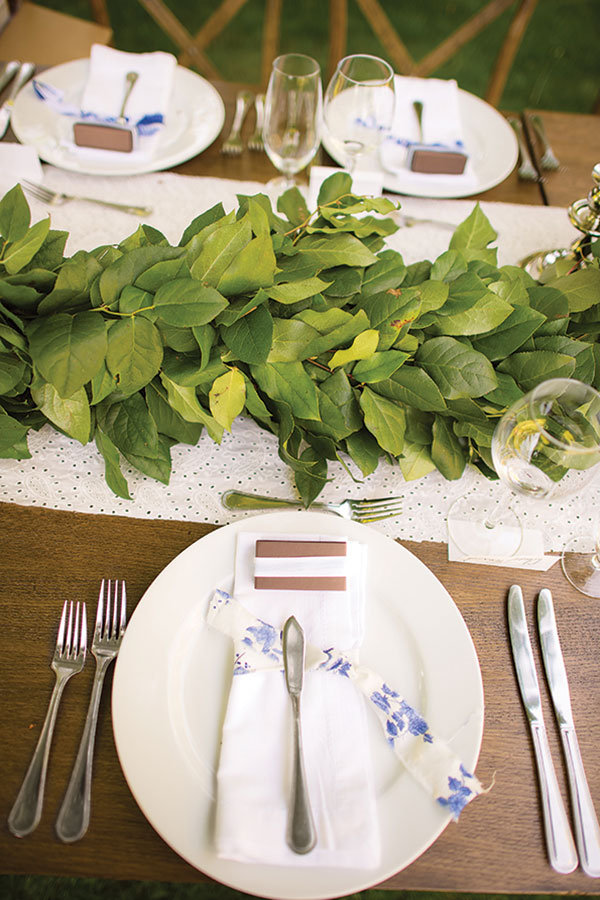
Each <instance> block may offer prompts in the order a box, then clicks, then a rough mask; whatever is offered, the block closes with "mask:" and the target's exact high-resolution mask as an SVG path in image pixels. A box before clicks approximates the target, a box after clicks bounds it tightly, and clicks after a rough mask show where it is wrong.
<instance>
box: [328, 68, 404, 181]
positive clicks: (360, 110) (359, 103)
mask: <svg viewBox="0 0 600 900" xmlns="http://www.w3.org/2000/svg"><path fill="white" fill-rule="evenodd" d="M394 105H395V91H394V70H393V69H392V67H391V66H390V65H389V64H388V63H387V62H385V60H383V59H379V57H377V56H370V55H368V54H354V55H352V56H346V57H344V59H341V60H340V61H339V63H338V64H337V68H336V70H335V72H334V74H333V76H332V78H331V81H330V82H329V85H328V87H327V90H326V92H325V100H324V109H323V118H324V127H325V129H326V131H327V136H328V142H329V144H330V145H331V147H332V148H333V150H334V152H335V153H337V155H338V156H339V157H341V158H342V159H343V160H344V165H345V167H346V169H347V171H348V172H349V173H350V174H353V172H354V171H355V170H356V168H357V166H359V163H363V162H365V163H366V162H367V160H369V158H371V160H372V157H373V154H376V152H377V150H378V148H379V145H380V144H381V142H382V140H383V139H384V137H385V136H386V134H387V133H388V132H389V131H390V129H391V127H392V123H393V119H394ZM359 167H360V166H359ZM377 167H378V163H376V168H377Z"/></svg>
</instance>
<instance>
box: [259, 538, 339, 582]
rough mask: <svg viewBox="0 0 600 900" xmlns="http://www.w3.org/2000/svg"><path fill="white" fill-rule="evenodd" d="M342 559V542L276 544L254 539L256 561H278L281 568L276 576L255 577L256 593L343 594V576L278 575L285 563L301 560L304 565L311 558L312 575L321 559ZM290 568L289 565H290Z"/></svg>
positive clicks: (281, 542)
mask: <svg viewBox="0 0 600 900" xmlns="http://www.w3.org/2000/svg"><path fill="white" fill-rule="evenodd" d="M340 557H346V542H345V541H277V540H258V541H257V542H256V559H260V560H269V559H273V560H281V561H283V563H282V567H280V568H279V569H278V574H271V575H266V574H255V575H254V587H255V589H256V590H280V591H281V590H283V591H345V590H346V576H345V575H341V574H335V575H332V574H327V575H325V574H312V575H309V574H301V575H300V574H295V575H291V574H290V575H284V574H279V573H281V572H282V571H283V566H284V565H285V560H288V559H289V560H298V559H302V560H304V561H305V562H306V563H307V564H308V561H309V560H312V559H315V569H314V571H315V572H318V571H319V568H320V566H319V563H320V562H321V561H322V560H327V559H332V560H333V561H335V560H336V559H339V558H340ZM292 565H293V563H292Z"/></svg>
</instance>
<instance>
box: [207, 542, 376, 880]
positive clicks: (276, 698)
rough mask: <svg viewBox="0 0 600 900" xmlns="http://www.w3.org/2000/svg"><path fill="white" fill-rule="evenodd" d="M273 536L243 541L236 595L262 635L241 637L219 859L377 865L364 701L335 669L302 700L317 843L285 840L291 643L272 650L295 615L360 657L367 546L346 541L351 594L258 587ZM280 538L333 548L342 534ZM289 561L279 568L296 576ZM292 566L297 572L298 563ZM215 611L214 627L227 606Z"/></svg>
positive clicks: (226, 748)
mask: <svg viewBox="0 0 600 900" xmlns="http://www.w3.org/2000/svg"><path fill="white" fill-rule="evenodd" d="M274 537H275V536H274V535H259V534H251V533H244V534H240V535H239V536H238V545H237V551H236V564H235V588H234V593H235V596H236V598H237V599H239V600H240V602H243V604H244V607H245V610H248V611H249V612H250V614H251V617H252V622H253V625H252V626H251V627H252V629H253V630H252V631H251V632H248V633H246V632H245V631H244V630H243V629H242V630H241V631H239V633H238V634H237V637H236V638H234V646H235V664H234V672H235V674H236V677H234V678H233V682H232V686H231V691H230V695H229V700H228V705H227V712H226V717H225V722H224V725H223V738H222V745H221V755H220V760H219V768H218V774H217V785H218V788H217V811H216V834H215V840H216V848H217V853H218V854H219V855H220V856H222V857H225V858H229V859H235V860H238V861H244V862H262V863H270V864H273V865H296V866H323V865H325V866H342V867H347V868H363V869H369V868H375V867H376V866H377V865H378V864H379V860H380V838H379V827H378V820H377V810H376V804H375V790H374V782H373V770H372V765H371V761H370V750H369V743H368V735H367V722H366V716H365V709H364V702H363V700H362V697H361V696H360V694H359V693H358V692H357V691H356V690H355V688H354V686H353V685H352V684H351V683H350V682H349V680H348V679H346V678H332V677H331V675H330V673H328V672H326V671H310V672H307V673H306V678H305V682H304V690H303V695H302V734H303V741H304V756H305V763H306V774H307V780H308V788H309V793H310V799H311V805H312V810H313V815H314V818H315V825H316V830H317V834H318V841H317V846H316V847H315V849H314V850H312V851H311V852H310V853H308V854H307V855H305V856H299V855H297V854H295V853H293V852H292V851H291V850H290V849H289V847H288V846H287V844H286V840H285V833H286V821H287V811H288V803H289V796H290V785H291V781H290V777H291V763H292V743H291V742H292V712H291V703H290V699H289V697H288V694H287V690H286V686H285V678H284V674H283V671H282V653H281V645H280V643H279V644H278V647H274V651H273V653H271V652H270V650H269V647H270V646H273V645H274V643H278V642H279V641H280V633H281V629H282V627H283V624H284V623H285V621H286V619H288V618H289V616H290V615H294V616H295V617H296V619H297V620H298V622H299V623H300V625H301V626H302V628H303V630H304V633H305V637H306V640H307V641H309V642H311V643H313V644H315V645H317V646H323V647H331V646H334V645H335V646H338V647H343V648H344V650H345V651H347V653H348V654H349V655H350V656H352V655H353V654H354V653H355V651H356V650H357V648H358V646H359V645H360V643H361V640H362V635H363V623H364V603H365V594H364V578H365V556H364V552H365V548H364V547H363V546H362V545H360V544H358V543H356V542H348V543H347V554H348V555H347V557H346V562H347V565H346V567H345V575H346V579H347V589H346V590H345V591H314V590H311V591H297V590H296V591H294V590H283V591H282V590H270V589H268V590H255V589H254V575H255V564H254V552H255V544H256V540H257V539H260V538H270V539H272V538H274ZM279 539H280V540H284V539H288V540H301V539H304V540H310V541H315V540H316V541H331V536H323V537H319V536H315V535H286V536H285V537H280V538H279ZM281 562H282V565H281V566H280V567H278V571H279V572H281V571H282V569H285V563H284V562H283V561H281ZM304 562H305V563H307V561H306V560H305V561H304ZM291 563H292V567H293V569H294V571H295V572H297V571H298V568H297V565H296V563H297V560H291ZM260 565H262V563H260V564H259V567H258V571H260ZM302 568H303V569H306V565H304V566H302ZM318 574H319V575H321V574H322V572H319V573H318ZM211 606H212V608H211V612H210V613H209V621H211V619H212V617H213V616H215V615H216V612H217V610H218V609H219V607H220V606H221V604H220V603H218V602H215V603H213V604H212V605H211ZM240 608H242V607H240ZM215 624H216V623H215ZM216 627H219V628H220V629H221V630H224V629H223V628H222V626H220V625H218V624H216ZM249 635H251V636H252V640H256V641H257V642H258V643H259V644H261V647H262V652H261V656H263V658H265V659H267V660H269V658H270V660H269V661H270V662H272V663H274V664H275V670H268V669H267V670H263V669H257V668H256V666H255V664H254V663H253V662H252V659H253V657H252V653H251V647H250V643H249V642H250V641H251V638H250V636H249ZM232 636H233V634H232ZM237 676H241V677H237Z"/></svg>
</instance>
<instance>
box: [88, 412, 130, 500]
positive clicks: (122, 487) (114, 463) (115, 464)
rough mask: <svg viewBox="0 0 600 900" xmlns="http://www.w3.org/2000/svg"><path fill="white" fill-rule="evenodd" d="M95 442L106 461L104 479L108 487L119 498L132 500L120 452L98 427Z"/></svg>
mask: <svg viewBox="0 0 600 900" xmlns="http://www.w3.org/2000/svg"><path fill="white" fill-rule="evenodd" d="M95 440H96V447H97V448H98V451H99V452H100V454H101V456H102V458H103V459H104V477H105V479H106V483H107V485H108V486H109V488H110V489H111V491H112V492H113V494H116V495H117V497H122V498H123V500H131V495H130V493H129V488H128V486H127V481H126V480H125V478H124V477H123V473H122V472H121V467H120V458H119V451H118V450H117V448H116V447H115V445H114V444H113V442H112V441H111V439H110V438H109V437H108V435H106V434H105V433H104V432H103V431H102V429H101V428H99V427H98V426H96V433H95Z"/></svg>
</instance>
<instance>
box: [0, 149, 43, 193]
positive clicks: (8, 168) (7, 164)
mask: <svg viewBox="0 0 600 900" xmlns="http://www.w3.org/2000/svg"><path fill="white" fill-rule="evenodd" d="M43 177H44V173H43V171H42V166H41V163H40V160H39V157H38V155H37V153H36V151H35V149H34V148H33V147H28V146H25V145H24V144H7V143H0V196H3V195H4V194H5V193H6V192H7V191H9V190H10V189H11V188H13V187H14V186H15V184H16V183H17V182H18V181H20V180H21V179H22V178H26V179H28V180H29V181H34V182H36V183H38V184H39V183H40V182H41V181H42V178H43Z"/></svg>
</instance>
